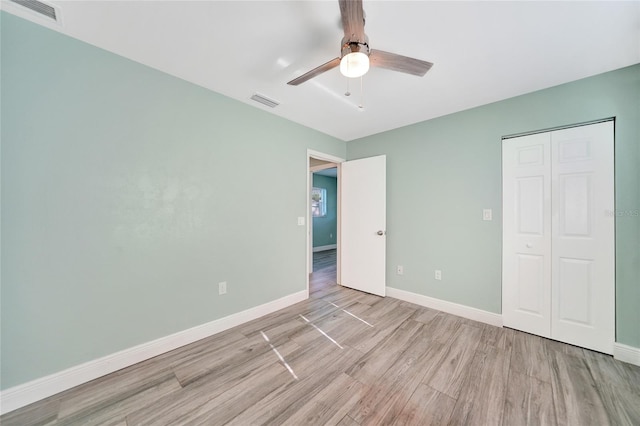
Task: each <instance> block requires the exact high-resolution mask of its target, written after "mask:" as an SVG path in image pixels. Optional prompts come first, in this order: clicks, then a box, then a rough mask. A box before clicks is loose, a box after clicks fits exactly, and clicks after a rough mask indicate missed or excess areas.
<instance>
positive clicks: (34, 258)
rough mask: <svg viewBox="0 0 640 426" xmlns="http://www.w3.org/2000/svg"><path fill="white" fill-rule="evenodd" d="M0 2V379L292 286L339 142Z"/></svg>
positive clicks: (90, 354)
mask: <svg viewBox="0 0 640 426" xmlns="http://www.w3.org/2000/svg"><path fill="white" fill-rule="evenodd" d="M1 16H2V17H1V26H0V28H1V31H2V34H1V42H2V45H1V47H2V53H1V54H2V57H1V60H2V70H1V72H2V74H1V87H2V112H1V114H2V115H1V120H2V129H1V136H2V153H1V161H2V163H1V173H2V180H1V182H2V188H1V190H2V198H1V203H2V217H1V220H2V223H1V225H2V231H1V232H2V247H1V250H2V259H1V260H2V275H1V279H2V287H1V298H2V302H1V303H2V305H1V309H2V313H1V315H2V317H1V322H2V353H1V355H2V372H1V373H2V385H1V387H2V388H3V389H6V388H8V387H11V386H14V385H18V384H21V383H24V382H27V381H29V380H32V379H36V378H39V377H42V376H45V375H47V374H51V373H54V372H57V371H60V370H62V369H65V368H68V367H71V366H74V365H77V364H80V363H83V362H85V361H89V360H92V359H95V358H98V357H101V356H104V355H107V354H111V353H114V352H116V351H119V350H122V349H125V348H129V347H132V346H134V345H137V344H140V343H143V342H147V341H150V340H153V339H156V338H159V337H163V336H167V335H169V334H171V333H175V332H178V331H181V330H185V329H187V328H190V327H193V326H196V325H199V324H203V323H206V322H208V321H212V320H215V319H217V318H221V317H224V316H227V315H229V314H232V313H235V312H239V311H241V310H244V309H247V308H250V307H253V306H257V305H260V304H262V303H265V302H269V301H271V300H275V299H277V298H280V297H283V296H286V295H289V294H292V293H294V292H298V291H303V290H305V289H306V276H305V275H306V271H305V265H306V259H305V250H306V249H305V246H306V236H305V234H306V232H305V230H306V227H302V226H297V220H296V219H297V217H298V216H306V211H307V200H306V194H307V189H306V182H307V173H308V171H307V149H308V148H311V149H314V150H317V151H320V152H326V153H327V154H331V155H335V156H338V157H345V155H346V147H345V143H344V142H342V141H339V140H337V139H334V138H332V137H329V136H326V135H323V134H321V133H318V132H316V131H313V130H311V129H308V128H305V127H303V126H300V125H297V124H294V123H292V122H289V121H286V120H284V119H281V118H278V117H276V116H274V115H272V114H269V113H267V112H264V111H261V110H260V109H259V108H253V107H250V106H248V105H245V104H243V103H240V102H237V101H234V100H231V99H229V98H226V97H224V96H222V95H219V94H216V93H213V92H211V91H208V90H205V89H203V88H201V87H198V86H195V85H193V84H190V83H187V82H185V81H182V80H180V79H177V78H174V77H171V76H169V75H166V74H163V73H161V72H159V71H156V70H153V69H150V68H148V67H145V66H143V65H140V64H138V63H135V62H132V61H129V60H127V59H124V58H122V57H119V56H116V55H114V54H111V53H108V52H106V51H103V50H101V49H97V48H95V47H92V46H90V45H88V44H84V43H82V42H79V41H77V40H74V39H71V38H68V37H66V36H63V35H61V34H59V33H56V32H53V31H50V30H47V29H45V28H42V27H40V26H37V25H34V24H32V23H29V22H27V21H24V20H21V19H19V18H16V17H14V16H12V15H9V14H6V13H2V14H1ZM247 123H250V124H251V125H247ZM265 165H267V166H266V167H267V168H268V170H265ZM265 172H266V173H268V174H269V176H270V185H269V187H270V188H277V191H272V192H271V191H266V192H265V191H260V190H259V188H260V184H261V182H262V181H263V178H264V174H265ZM256 206H260V209H259V210H256ZM265 214H266V215H268V220H269V226H268V227H265V226H264V219H265V217H264V215H265ZM274 235H277V236H278V238H277V239H275V240H274V238H273V236H274ZM274 265H277V266H274ZM223 280H225V281H227V282H228V294H227V295H225V296H218V294H217V289H218V286H217V283H218V282H220V281H223Z"/></svg>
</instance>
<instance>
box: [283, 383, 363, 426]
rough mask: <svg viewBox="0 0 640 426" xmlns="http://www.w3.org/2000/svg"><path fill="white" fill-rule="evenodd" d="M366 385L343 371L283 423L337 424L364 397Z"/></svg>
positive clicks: (295, 425) (326, 425) (292, 424)
mask: <svg viewBox="0 0 640 426" xmlns="http://www.w3.org/2000/svg"><path fill="white" fill-rule="evenodd" d="M363 388H364V386H363V385H362V383H360V382H358V381H357V380H354V379H352V378H351V377H350V376H349V375H348V374H345V373H341V374H340V375H339V376H338V377H337V378H336V379H335V380H333V381H332V382H331V383H330V384H328V385H327V386H326V387H325V388H324V389H322V390H321V391H320V392H319V393H318V394H317V395H316V396H314V397H313V398H306V399H307V402H306V403H305V404H304V405H303V406H302V407H301V408H300V409H299V410H298V411H296V412H295V413H294V414H293V415H292V416H291V417H289V418H287V419H286V420H285V421H284V422H283V423H282V424H283V425H290V426H297V425H324V426H331V425H337V424H339V423H340V421H341V420H342V419H343V418H344V417H345V415H346V414H347V412H348V411H349V409H350V408H351V407H352V406H353V405H354V404H355V403H356V401H358V399H360V398H361V397H362V391H363Z"/></svg>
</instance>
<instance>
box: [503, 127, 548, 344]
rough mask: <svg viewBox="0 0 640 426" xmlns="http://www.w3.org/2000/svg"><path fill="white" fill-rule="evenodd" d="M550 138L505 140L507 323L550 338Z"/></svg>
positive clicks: (504, 218)
mask: <svg viewBox="0 0 640 426" xmlns="http://www.w3.org/2000/svg"><path fill="white" fill-rule="evenodd" d="M549 150H550V138H549V135H548V134H547V135H531V136H525V137H521V138H517V139H510V140H505V141H503V208H502V210H503V212H502V215H503V242H504V244H503V262H502V264H503V277H502V282H503V286H502V300H503V310H502V317H503V323H504V325H505V326H507V327H512V328H516V329H518V330H524V331H527V332H529V333H534V334H538V335H541V336H546V337H549V336H550V303H551V302H550V297H551V296H550V294H551V291H550V285H551V275H550V274H551V271H550V268H551V257H550V247H551V246H550V236H551V230H550V223H551V218H550V212H551V209H550V208H549V205H550V199H551V198H550V197H551V194H550V189H551V183H550V177H551V176H550V172H549V170H550V152H549Z"/></svg>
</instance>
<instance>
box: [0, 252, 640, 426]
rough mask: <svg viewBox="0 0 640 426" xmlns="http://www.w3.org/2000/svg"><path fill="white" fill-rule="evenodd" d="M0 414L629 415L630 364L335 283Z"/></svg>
mask: <svg viewBox="0 0 640 426" xmlns="http://www.w3.org/2000/svg"><path fill="white" fill-rule="evenodd" d="M332 255H333V256H335V252H333V253H322V254H319V255H318V256H317V258H318V269H317V270H316V272H314V274H313V277H312V280H311V281H312V292H311V297H310V299H309V300H307V301H304V302H301V303H298V304H296V305H294V306H291V307H289V308H286V309H283V310H281V311H278V312H275V313H273V314H270V315H267V316H265V317H263V318H260V319H258V320H255V321H252V322H249V323H246V324H243V325H241V326H238V327H236V328H233V329H231V330H228V331H226V332H224V333H221V334H218V335H216V336H212V337H210V338H207V339H204V340H202V341H199V342H196V343H194V344H191V345H188V346H186V347H183V348H180V349H177V350H175V351H172V352H170V353H167V354H164V355H162V356H159V357H156V358H154V359H151V360H149V361H146V362H143V363H140V364H137V365H135V366H132V367H130V368H127V369H124V370H121V371H119V372H116V373H113V374H111V375H108V376H106V377H103V378H101V379H98V380H95V381H93V382H90V383H87V384H84V385H82V386H78V387H77V388H74V389H71V390H69V391H66V392H64V393H62V394H59V395H56V396H54V397H51V398H49V399H47V400H45V401H41V402H39V403H36V404H33V405H32V406H29V407H25V408H23V409H20V410H17V411H15V412H13V413H9V414H8V415H5V416H4V417H2V418H1V419H0V420H1V423H2V425H5V426H9V425H23V426H24V425H35V424H64V425H67V424H69V425H70V424H77V425H93V424H101V425H119V426H125V425H129V426H131V425H139V424H140V425H142V424H154V425H183V424H189V425H222V424H232V425H252V424H268V425H281V424H288V425H303V424H313V425H325V424H331V425H336V424H337V425H342V426H353V425H373V424H386V425H400V424H415V425H436V424H456V425H457V424H461V425H462V424H465V425H494V424H495V425H498V424H502V425H527V424H531V425H533V424H545V425H546V424H550V425H552V424H561V425H580V426H582V425H607V424H611V425H640V367H635V366H632V365H630V364H625V363H622V362H619V361H615V360H613V359H612V357H610V356H606V355H602V354H599V353H596V352H592V351H588V350H583V349H580V348H577V347H574V346H569V345H565V344H562V343H558V342H554V341H551V340H546V339H543V338H539V337H536V336H532V335H529V334H526V333H521V332H517V331H514V330H510V329H506V328H498V327H492V326H488V325H485V324H481V323H477V322H474V321H470V320H466V319H463V318H460V317H456V316H453V315H448V314H445V313H442V312H438V311H434V310H430V309H425V308H422V307H420V306H417V305H413V304H410V303H406V302H402V301H399V300H396V299H392V298H380V297H377V296H372V295H368V294H364V293H359V292H357V291H353V290H349V289H345V288H342V287H338V286H336V285H335V264H334V263H333V262H332V261H331V256H332Z"/></svg>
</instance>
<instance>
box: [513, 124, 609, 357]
mask: <svg viewBox="0 0 640 426" xmlns="http://www.w3.org/2000/svg"><path fill="white" fill-rule="evenodd" d="M613 135H614V133H613V122H611V121H608V122H604V123H598V124H592V125H588V126H581V127H575V128H570V129H563V130H557V131H553V132H547V133H541V134H536V135H529V136H523V137H519V138H514V139H508V140H505V141H504V142H503V282H502V294H503V298H502V300H503V309H502V311H503V323H504V325H505V326H508V327H513V328H516V329H519V330H523V331H526V332H529V333H534V334H538V335H540V336H544V337H550V338H552V339H555V340H560V341H563V342H567V343H571V344H574V345H578V346H582V347H585V348H589V349H594V350H597V351H600V352H605V353H612V352H613V343H614V341H615V246H614V245H615V235H614V215H613V214H612V212H613V211H614V158H613V153H614V144H613V143H614V141H613Z"/></svg>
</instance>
